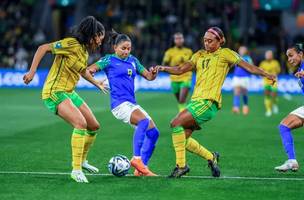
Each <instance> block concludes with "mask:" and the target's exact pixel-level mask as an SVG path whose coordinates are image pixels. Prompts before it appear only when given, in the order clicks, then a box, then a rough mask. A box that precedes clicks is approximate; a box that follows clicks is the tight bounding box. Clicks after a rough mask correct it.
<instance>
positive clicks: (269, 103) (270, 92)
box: [260, 50, 281, 117]
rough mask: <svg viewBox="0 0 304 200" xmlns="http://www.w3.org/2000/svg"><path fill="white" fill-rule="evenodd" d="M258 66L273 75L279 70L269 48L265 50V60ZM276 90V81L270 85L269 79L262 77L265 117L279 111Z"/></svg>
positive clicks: (278, 65) (278, 64) (277, 62)
mask: <svg viewBox="0 0 304 200" xmlns="http://www.w3.org/2000/svg"><path fill="white" fill-rule="evenodd" d="M260 68H262V69H263V70H264V71H266V72H268V73H270V74H273V75H275V76H277V75H278V74H279V73H280V71H281V67H280V63H279V61H277V60H276V59H274V58H273V52H272V51H271V50H268V51H266V52H265V60H264V61H262V62H261V63H260ZM277 92H278V82H276V83H275V84H274V85H271V81H269V80H268V79H266V78H264V95H265V100H264V104H265V109H266V112H265V116H266V117H270V116H271V115H272V113H273V114H277V113H278V112H279V107H278V97H277Z"/></svg>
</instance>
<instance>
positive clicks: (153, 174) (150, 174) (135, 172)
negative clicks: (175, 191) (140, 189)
mask: <svg viewBox="0 0 304 200" xmlns="http://www.w3.org/2000/svg"><path fill="white" fill-rule="evenodd" d="M147 170H149V168H147ZM133 174H134V176H157V174H155V173H153V172H152V171H151V170H149V173H148V174H143V173H140V172H139V171H138V170H137V169H135V170H134V173H133Z"/></svg>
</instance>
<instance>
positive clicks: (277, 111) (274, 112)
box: [272, 105, 279, 114]
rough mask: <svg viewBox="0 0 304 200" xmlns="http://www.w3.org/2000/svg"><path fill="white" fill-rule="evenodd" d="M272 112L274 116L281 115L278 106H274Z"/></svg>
mask: <svg viewBox="0 0 304 200" xmlns="http://www.w3.org/2000/svg"><path fill="white" fill-rule="evenodd" d="M272 112H273V114H278V113H279V107H278V106H277V105H273V106H272Z"/></svg>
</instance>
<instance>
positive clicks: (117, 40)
mask: <svg viewBox="0 0 304 200" xmlns="http://www.w3.org/2000/svg"><path fill="white" fill-rule="evenodd" d="M125 41H128V42H131V39H130V37H129V36H127V35H126V34H119V35H117V37H116V38H115V41H114V45H118V44H120V43H122V42H125Z"/></svg>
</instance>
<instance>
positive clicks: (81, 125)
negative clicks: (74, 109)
mask: <svg viewBox="0 0 304 200" xmlns="http://www.w3.org/2000/svg"><path fill="white" fill-rule="evenodd" d="M73 126H74V127H75V128H77V129H87V122H86V121H85V120H81V119H79V120H76V121H75V122H74V123H73Z"/></svg>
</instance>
